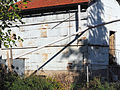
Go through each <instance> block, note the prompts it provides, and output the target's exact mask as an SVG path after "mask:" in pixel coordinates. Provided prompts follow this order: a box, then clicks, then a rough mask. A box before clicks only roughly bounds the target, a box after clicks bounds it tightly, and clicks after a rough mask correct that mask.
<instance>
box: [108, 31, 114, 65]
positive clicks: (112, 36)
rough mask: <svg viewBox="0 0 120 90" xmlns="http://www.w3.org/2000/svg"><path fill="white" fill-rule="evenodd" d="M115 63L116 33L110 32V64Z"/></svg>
mask: <svg viewBox="0 0 120 90" xmlns="http://www.w3.org/2000/svg"><path fill="white" fill-rule="evenodd" d="M114 62H115V32H113V31H110V36H109V63H110V64H113V63H114Z"/></svg>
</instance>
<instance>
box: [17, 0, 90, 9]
mask: <svg viewBox="0 0 120 90" xmlns="http://www.w3.org/2000/svg"><path fill="white" fill-rule="evenodd" d="M88 1H89V0H31V1H30V2H28V3H27V5H26V6H27V8H25V7H22V4H20V2H21V1H20V2H18V3H17V4H18V5H19V7H20V8H22V10H26V9H36V8H44V7H53V6H54V7H55V6H61V5H70V4H79V3H84V2H88Z"/></svg>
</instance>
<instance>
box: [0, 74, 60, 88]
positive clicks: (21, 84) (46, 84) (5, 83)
mask: <svg viewBox="0 0 120 90" xmlns="http://www.w3.org/2000/svg"><path fill="white" fill-rule="evenodd" d="M1 79H2V80H0V90H61V89H62V88H61V85H60V83H58V82H56V81H55V80H53V79H50V78H43V77H41V76H32V77H28V78H21V77H19V76H16V75H14V74H11V73H9V74H6V75H5V76H4V77H2V78H1Z"/></svg>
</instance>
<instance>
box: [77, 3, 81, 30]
mask: <svg viewBox="0 0 120 90" xmlns="http://www.w3.org/2000/svg"><path fill="white" fill-rule="evenodd" d="M78 30H79V31H80V30H81V5H78Z"/></svg>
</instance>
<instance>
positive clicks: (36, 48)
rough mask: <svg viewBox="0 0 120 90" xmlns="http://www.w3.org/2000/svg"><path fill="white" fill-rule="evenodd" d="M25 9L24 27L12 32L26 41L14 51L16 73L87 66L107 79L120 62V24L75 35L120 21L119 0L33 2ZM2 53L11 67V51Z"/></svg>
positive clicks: (116, 23) (5, 50) (7, 50)
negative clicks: (109, 72)
mask: <svg viewBox="0 0 120 90" xmlns="http://www.w3.org/2000/svg"><path fill="white" fill-rule="evenodd" d="M18 4H19V3H18ZM113 4H114V5H113ZM22 10H23V11H22V14H23V16H24V18H23V21H24V22H25V24H23V25H20V27H19V28H17V27H12V30H13V31H12V33H13V34H17V35H20V36H21V37H22V38H23V39H24V42H21V41H19V42H17V45H18V46H17V47H14V48H12V57H13V66H14V70H15V71H16V72H18V73H19V74H31V73H32V72H33V71H35V70H37V69H40V67H41V66H42V65H43V66H44V67H42V71H44V73H47V72H49V71H50V72H53V71H54V72H60V71H61V72H63V71H79V70H86V66H88V68H89V72H91V73H92V74H94V73H93V72H96V71H99V74H100V73H101V75H102V73H104V72H106V71H107V70H108V66H109V64H111V63H112V64H113V63H117V64H120V57H119V53H120V52H119V50H120V45H119V43H120V42H119V37H120V35H119V34H120V30H119V29H120V23H119V22H115V23H111V24H108V25H103V26H100V27H96V28H92V29H90V30H87V31H86V32H85V33H84V34H82V35H81V36H79V35H77V34H76V35H75V33H76V32H82V31H84V30H86V28H88V27H91V26H95V25H98V24H102V23H105V22H110V21H112V20H117V19H120V12H119V10H120V6H119V4H118V2H117V1H116V0H91V1H88V0H66V1H64V0H32V1H31V2H29V3H28V4H27V8H22ZM18 24H19V23H18ZM69 36H70V37H69ZM66 37H67V38H66ZM63 38H64V40H63ZM65 38H66V39H65ZM56 40H57V42H55V41H56ZM70 42H71V43H70ZM68 43H70V45H67V44H68ZM66 45H67V46H66ZM1 51H2V52H1V53H2V59H4V60H6V63H7V64H9V62H8V61H9V58H10V55H11V54H10V50H9V49H6V48H4V47H2V48H1ZM47 61H50V62H48V63H46V64H45V65H44V63H45V62H47Z"/></svg>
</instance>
